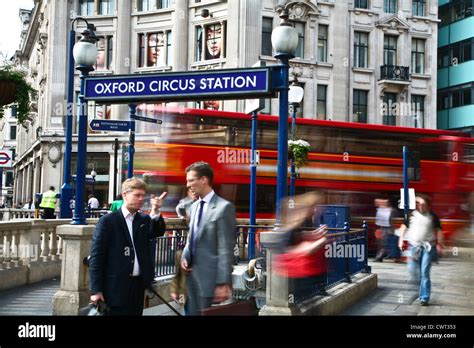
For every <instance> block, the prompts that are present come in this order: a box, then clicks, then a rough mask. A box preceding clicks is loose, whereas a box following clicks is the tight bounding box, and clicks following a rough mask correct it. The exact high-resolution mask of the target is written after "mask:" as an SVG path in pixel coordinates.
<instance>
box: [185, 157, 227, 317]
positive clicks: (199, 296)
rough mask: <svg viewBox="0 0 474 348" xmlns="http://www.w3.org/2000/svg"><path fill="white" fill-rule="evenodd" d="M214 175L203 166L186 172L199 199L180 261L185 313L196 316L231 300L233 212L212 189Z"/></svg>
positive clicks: (192, 209)
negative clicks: (217, 303)
mask: <svg viewBox="0 0 474 348" xmlns="http://www.w3.org/2000/svg"><path fill="white" fill-rule="evenodd" d="M213 179H214V171H213V170H212V168H211V166H210V165H209V164H208V163H206V162H196V163H193V164H191V165H190V166H189V167H187V168H186V181H187V186H188V188H189V189H191V191H192V192H193V193H194V194H196V195H197V196H198V197H199V199H198V200H197V201H196V202H194V204H193V205H192V207H191V214H190V215H191V221H190V223H189V227H190V234H189V236H188V240H187V242H186V246H185V248H184V251H183V256H182V258H181V268H182V269H183V271H184V272H185V273H186V274H187V275H188V277H187V293H188V311H189V314H190V315H200V314H201V311H202V310H203V309H205V308H208V307H210V306H211V305H212V303H213V302H222V301H225V300H227V299H229V298H231V297H232V265H233V261H234V246H235V242H236V231H235V208H234V206H233V204H232V203H230V202H228V201H226V200H225V199H223V198H221V197H219V196H218V195H217V194H215V192H214V190H213V189H212V182H213Z"/></svg>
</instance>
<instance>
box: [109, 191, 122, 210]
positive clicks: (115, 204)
mask: <svg viewBox="0 0 474 348" xmlns="http://www.w3.org/2000/svg"><path fill="white" fill-rule="evenodd" d="M122 205H123V198H122V195H117V196H115V200H114V201H113V202H112V204H111V205H110V211H111V212H114V211H117V210H119V209H120V208H121V207H122Z"/></svg>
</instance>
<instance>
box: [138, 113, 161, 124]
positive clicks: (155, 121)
mask: <svg viewBox="0 0 474 348" xmlns="http://www.w3.org/2000/svg"><path fill="white" fill-rule="evenodd" d="M132 118H133V119H134V120H137V121H144V122H150V123H158V124H162V123H163V121H162V120H159V119H157V118H151V117H145V116H137V115H132Z"/></svg>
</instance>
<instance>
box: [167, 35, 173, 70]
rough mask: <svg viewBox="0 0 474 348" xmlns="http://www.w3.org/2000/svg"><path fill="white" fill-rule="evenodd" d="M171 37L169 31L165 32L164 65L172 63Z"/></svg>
mask: <svg viewBox="0 0 474 348" xmlns="http://www.w3.org/2000/svg"><path fill="white" fill-rule="evenodd" d="M172 40H173V35H172V33H171V31H167V32H166V65H171V62H172V61H173V48H172V47H171V46H172V44H173V41H172Z"/></svg>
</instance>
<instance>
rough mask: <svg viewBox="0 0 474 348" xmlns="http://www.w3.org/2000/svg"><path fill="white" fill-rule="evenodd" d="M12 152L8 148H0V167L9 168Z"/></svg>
mask: <svg viewBox="0 0 474 348" xmlns="http://www.w3.org/2000/svg"><path fill="white" fill-rule="evenodd" d="M12 158H13V154H12V152H11V151H8V150H0V167H1V168H10V167H11V166H12Z"/></svg>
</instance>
